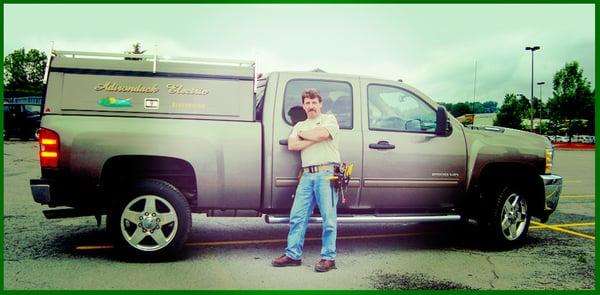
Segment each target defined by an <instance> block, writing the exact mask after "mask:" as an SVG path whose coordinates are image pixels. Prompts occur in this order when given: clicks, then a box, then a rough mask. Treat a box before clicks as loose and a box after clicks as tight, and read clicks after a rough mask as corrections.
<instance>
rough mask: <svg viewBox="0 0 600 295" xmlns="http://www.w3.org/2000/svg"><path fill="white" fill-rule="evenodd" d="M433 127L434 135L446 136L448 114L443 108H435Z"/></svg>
mask: <svg viewBox="0 0 600 295" xmlns="http://www.w3.org/2000/svg"><path fill="white" fill-rule="evenodd" d="M435 125H436V126H435V135H437V136H448V114H447V113H446V109H445V108H444V107H443V106H439V107H438V108H437V112H436V115H435Z"/></svg>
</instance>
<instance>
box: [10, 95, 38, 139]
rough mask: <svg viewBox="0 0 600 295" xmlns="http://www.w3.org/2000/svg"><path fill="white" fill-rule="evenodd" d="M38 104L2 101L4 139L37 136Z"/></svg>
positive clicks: (36, 137)
mask: <svg viewBox="0 0 600 295" xmlns="http://www.w3.org/2000/svg"><path fill="white" fill-rule="evenodd" d="M40 121H41V115H40V106H39V105H36V104H25V103H4V140H9V139H11V138H13V137H18V138H20V139H22V140H29V139H31V138H35V139H36V140H37V139H38V137H39V129H40Z"/></svg>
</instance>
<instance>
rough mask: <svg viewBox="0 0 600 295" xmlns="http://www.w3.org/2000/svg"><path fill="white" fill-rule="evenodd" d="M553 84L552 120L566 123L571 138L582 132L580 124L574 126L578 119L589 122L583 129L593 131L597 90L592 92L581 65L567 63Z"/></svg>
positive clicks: (549, 105)
mask: <svg viewBox="0 0 600 295" xmlns="http://www.w3.org/2000/svg"><path fill="white" fill-rule="evenodd" d="M552 83H553V86H552V89H553V97H552V98H550V100H548V104H547V105H548V110H549V113H550V118H551V119H552V120H553V121H557V122H559V123H565V124H566V132H567V135H569V136H570V135H573V134H575V133H574V132H581V131H582V130H581V129H582V128H581V126H580V123H576V124H577V125H575V126H574V125H573V123H574V122H578V119H584V120H587V123H588V124H587V126H586V127H584V128H583V129H587V130H588V131H590V130H591V131H593V130H594V126H593V124H594V123H595V120H594V94H595V90H594V91H592V90H591V84H590V82H589V81H588V80H587V79H586V78H585V77H584V76H583V69H580V68H579V63H577V62H576V61H573V62H570V63H566V64H565V67H564V68H562V69H560V70H559V71H558V72H556V74H554V78H553V81H552ZM592 134H593V133H592Z"/></svg>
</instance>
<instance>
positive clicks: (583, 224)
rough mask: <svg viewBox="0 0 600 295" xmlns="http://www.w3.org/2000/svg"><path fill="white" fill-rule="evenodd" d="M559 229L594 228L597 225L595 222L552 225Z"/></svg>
mask: <svg viewBox="0 0 600 295" xmlns="http://www.w3.org/2000/svg"><path fill="white" fill-rule="evenodd" d="M550 225H552V226H558V227H576V226H592V225H596V223H595V222H584V223H562V224H550Z"/></svg>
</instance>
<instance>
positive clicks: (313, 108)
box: [302, 97, 323, 119]
mask: <svg viewBox="0 0 600 295" xmlns="http://www.w3.org/2000/svg"><path fill="white" fill-rule="evenodd" d="M302 107H303V108H304V111H305V112H306V116H307V117H308V118H309V119H314V118H316V117H318V116H319V115H320V114H321V107H323V103H321V102H319V98H318V97H315V98H310V97H306V98H304V104H303V105H302Z"/></svg>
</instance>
